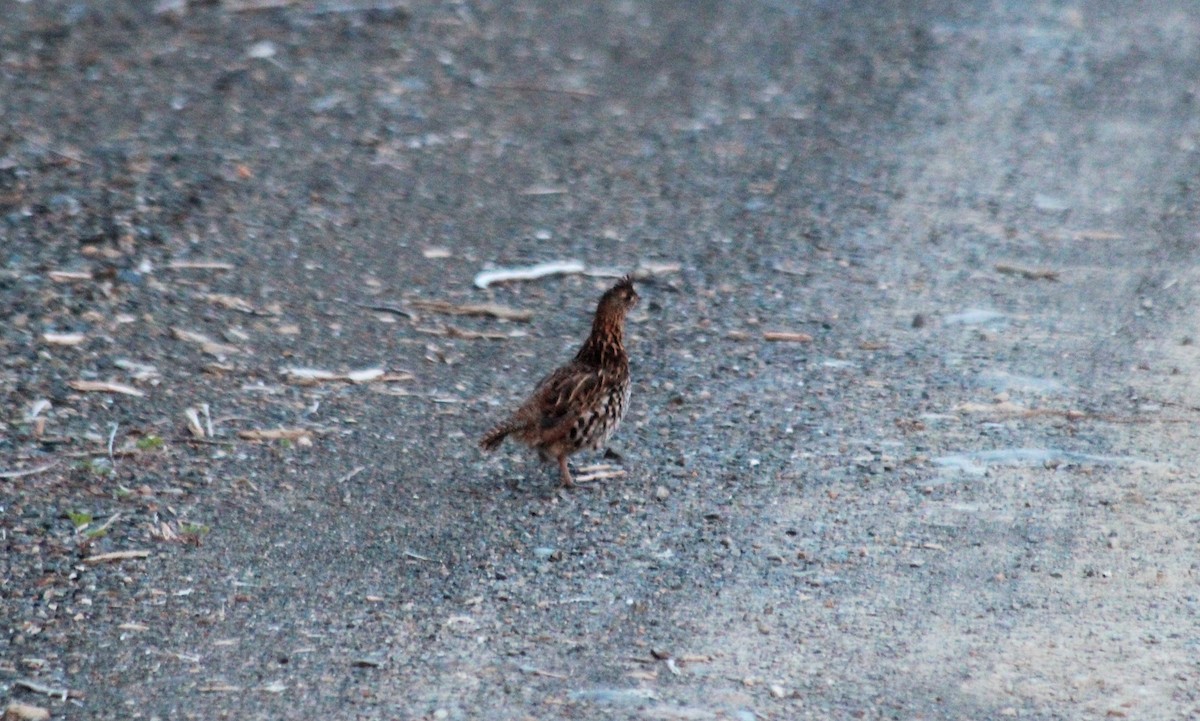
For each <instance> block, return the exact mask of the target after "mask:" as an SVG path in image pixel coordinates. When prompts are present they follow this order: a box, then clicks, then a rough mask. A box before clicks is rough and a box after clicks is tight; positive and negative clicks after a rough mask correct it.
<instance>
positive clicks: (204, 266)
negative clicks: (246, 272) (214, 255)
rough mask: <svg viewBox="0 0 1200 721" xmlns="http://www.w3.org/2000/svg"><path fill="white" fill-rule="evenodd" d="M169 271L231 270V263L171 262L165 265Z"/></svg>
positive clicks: (212, 261) (210, 261) (203, 261)
mask: <svg viewBox="0 0 1200 721" xmlns="http://www.w3.org/2000/svg"><path fill="white" fill-rule="evenodd" d="M167 268H168V269H170V270H233V263H225V262H223V261H219V260H173V261H171V262H170V263H167Z"/></svg>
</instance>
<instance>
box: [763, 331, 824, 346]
mask: <svg viewBox="0 0 1200 721" xmlns="http://www.w3.org/2000/svg"><path fill="white" fill-rule="evenodd" d="M763 338H764V339H765V340H769V341H773V342H776V343H811V342H812V339H813V337H812V336H811V335H809V334H808V333H795V332H791V331H782V330H769V331H766V332H765V333H763Z"/></svg>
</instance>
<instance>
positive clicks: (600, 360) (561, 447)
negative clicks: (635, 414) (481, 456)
mask: <svg viewBox="0 0 1200 721" xmlns="http://www.w3.org/2000/svg"><path fill="white" fill-rule="evenodd" d="M637 301H638V295H637V291H636V290H634V288H633V283H632V281H631V280H630V278H629V277H628V276H626V277H625V278H622V279H621V280H620V281H619V282H618V283H617V284H616V285H614V286H613V287H612V288H610V289H609V290H608V291H607V292H606V293H605V294H604V295H603V296H602V297H601V298H600V302H599V303H598V304H597V306H596V315H595V317H594V318H593V320H592V330H591V333H589V334H588V337H587V340H585V341H584V343H583V346H582V347H580V349H579V352H578V353H576V354H575V358H574V359H572V360H571V362H569V363H567V364H566V365H564V366H562V367H560V368H558V369H557V370H555V371H554V372H553V373H551V374H550V375H548V376H546V377H545V378H543V379H542V380H541V382H540V383H538V384H537V386H536V387H535V388H534V390H533V393H532V394H531V395H530V397H529V399H528V400H526V401H525V402H524V403H523V404H521V406H520V407H519V408H517V410H515V411H513V412H512V414H511V415H509V417H508V418H507V419H506V420H505V421H504V422H502V423H500V424H499V425H497V426H496V427H494V428H493V429H492V430H490V431H488V432H487V433H486V434H485V435H484V436H483V439H482V440H481V441H480V443H479V445H480V447H481V448H483V449H484V450H487V451H491V450H495V449H496V448H498V447H499V446H500V444H501V443H502V442H503V441H504V439H505V438H506V437H508V436H510V435H511V436H512V437H513V438H514V439H515V440H517V441H519V442H520V443H523V444H525V445H527V446H529V447H531V448H533V449H535V450H537V451H538V452H539V453H541V454H542V455H543V456H544V457H549V458H554V459H556V460H558V462H559V468H560V472H561V475H562V482H563V485H566V486H569V485H572V482H571V474H570V471H569V470H567V466H566V462H565V460H566V458H567V456H570V455H571V454H573V453H575V452H576V451H579V450H582V449H584V448H599V447H600V446H601V445H603V444H604V442H605V441H606V440H608V438H609V436H610V435H612V433H613V431H615V430H616V428H617V426H618V425H619V424H620V422H621V417H622V416H623V415H624V414H625V408H626V407H627V406H628V405H629V387H630V378H629V357H628V355H627V354H626V352H625V338H624V336H625V333H624V331H625V316H626V314H627V313H628V312H629V309H630V308H632V307H633V306H634V305H636V304H637Z"/></svg>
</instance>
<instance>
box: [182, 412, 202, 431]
mask: <svg viewBox="0 0 1200 721" xmlns="http://www.w3.org/2000/svg"><path fill="white" fill-rule="evenodd" d="M183 415H184V416H185V417H186V418H187V422H188V433H191V434H192V437H193V438H203V437H204V426H202V425H200V413H199V411H197V409H195V408H186V409H184V411H183Z"/></svg>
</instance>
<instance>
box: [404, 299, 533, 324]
mask: <svg viewBox="0 0 1200 721" xmlns="http://www.w3.org/2000/svg"><path fill="white" fill-rule="evenodd" d="M412 306H413V307H414V308H416V309H418V310H427V311H429V312H431V313H445V314H447V315H475V316H488V317H492V318H500V319H502V320H520V321H527V320H531V319H532V318H533V311H529V310H520V309H518V308H510V307H508V306H506V305H500V304H499V303H468V304H466V305H457V304H455V303H448V302H446V301H442V300H414V301H413V302H412Z"/></svg>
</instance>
